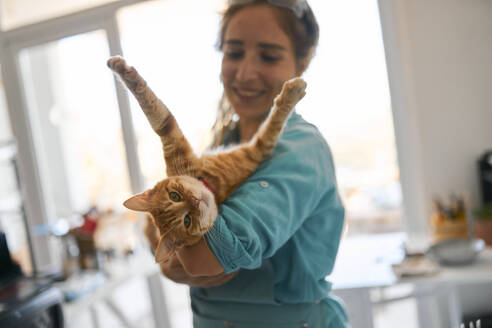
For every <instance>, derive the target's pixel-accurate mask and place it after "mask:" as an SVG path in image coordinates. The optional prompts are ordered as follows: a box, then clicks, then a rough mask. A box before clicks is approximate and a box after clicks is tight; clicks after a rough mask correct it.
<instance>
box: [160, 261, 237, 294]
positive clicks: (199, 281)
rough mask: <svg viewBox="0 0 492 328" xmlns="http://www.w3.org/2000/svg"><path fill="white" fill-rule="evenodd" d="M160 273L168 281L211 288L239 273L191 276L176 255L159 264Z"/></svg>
mask: <svg viewBox="0 0 492 328" xmlns="http://www.w3.org/2000/svg"><path fill="white" fill-rule="evenodd" d="M160 266H161V271H162V274H163V275H164V276H166V277H167V278H168V279H170V280H172V281H174V282H176V283H179V284H186V285H189V286H193V287H213V286H219V285H222V284H225V283H226V282H228V281H229V280H231V279H232V278H234V277H235V276H236V274H237V273H238V272H239V271H236V272H232V273H230V274H226V273H224V272H222V273H219V274H217V275H215V276H193V275H190V274H189V273H187V272H186V270H185V269H184V267H183V265H182V264H181V262H180V260H179V258H178V256H177V255H174V256H172V257H171V258H170V259H169V260H168V261H166V262H162V263H160Z"/></svg>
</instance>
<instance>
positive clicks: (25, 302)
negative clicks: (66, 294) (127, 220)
mask: <svg viewBox="0 0 492 328" xmlns="http://www.w3.org/2000/svg"><path fill="white" fill-rule="evenodd" d="M62 300H63V297H62V293H61V292H60V291H59V290H58V289H56V288H54V287H52V279H49V278H38V277H27V276H26V275H24V274H23V273H22V271H21V269H20V267H19V266H18V265H17V264H15V263H14V261H13V260H12V258H11V256H10V252H9V249H8V246H7V240H6V237H5V234H4V233H3V232H2V231H0V327H2V328H3V327H5V328H7V327H8V328H21V327H22V328H62V327H63V313H62V308H61V303H62Z"/></svg>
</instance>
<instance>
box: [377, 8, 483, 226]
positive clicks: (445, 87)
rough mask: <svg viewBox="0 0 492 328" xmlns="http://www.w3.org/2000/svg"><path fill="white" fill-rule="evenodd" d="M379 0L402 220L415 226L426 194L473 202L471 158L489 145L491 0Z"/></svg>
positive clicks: (428, 203)
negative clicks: (456, 196) (463, 196)
mask: <svg viewBox="0 0 492 328" xmlns="http://www.w3.org/2000/svg"><path fill="white" fill-rule="evenodd" d="M379 2H380V9H381V16H382V21H383V35H384V39H385V44H386V53H387V58H388V65H389V74H390V83H391V84H392V85H391V93H392V98H393V109H394V111H395V113H394V117H395V121H396V122H395V129H396V138H397V145H398V148H399V149H398V151H399V161H400V165H401V170H402V172H401V173H402V183H403V194H404V197H405V198H406V203H405V209H406V213H407V217H406V220H407V225H408V226H410V230H411V231H412V230H413V231H423V230H425V229H427V228H426V225H427V222H428V221H427V220H428V216H429V214H430V213H431V210H432V198H433V196H434V195H440V196H442V197H447V196H448V195H449V194H450V193H452V192H456V193H465V194H466V195H467V196H468V197H469V198H470V201H471V205H472V206H477V205H479V204H480V194H479V182H478V175H477V168H476V160H477V158H478V157H479V155H480V154H481V153H483V152H484V151H485V150H486V149H492V1H490V0H472V1H465V0H432V1H428V0H380V1H379ZM392 75H393V76H392ZM416 180H417V181H416Z"/></svg>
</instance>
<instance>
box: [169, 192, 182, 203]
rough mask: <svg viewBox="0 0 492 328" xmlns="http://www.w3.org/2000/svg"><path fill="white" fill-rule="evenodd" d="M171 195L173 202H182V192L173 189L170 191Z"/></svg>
mask: <svg viewBox="0 0 492 328" xmlns="http://www.w3.org/2000/svg"><path fill="white" fill-rule="evenodd" d="M169 197H170V198H171V200H172V201H173V202H180V201H181V196H180V194H178V193H177V192H175V191H171V192H170V193H169Z"/></svg>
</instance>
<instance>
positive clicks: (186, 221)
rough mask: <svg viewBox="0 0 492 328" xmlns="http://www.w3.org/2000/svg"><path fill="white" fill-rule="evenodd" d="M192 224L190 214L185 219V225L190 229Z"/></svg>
mask: <svg viewBox="0 0 492 328" xmlns="http://www.w3.org/2000/svg"><path fill="white" fill-rule="evenodd" d="M190 224H191V216H190V215H189V214H186V215H185V217H184V225H185V227H186V228H189V227H190Z"/></svg>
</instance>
